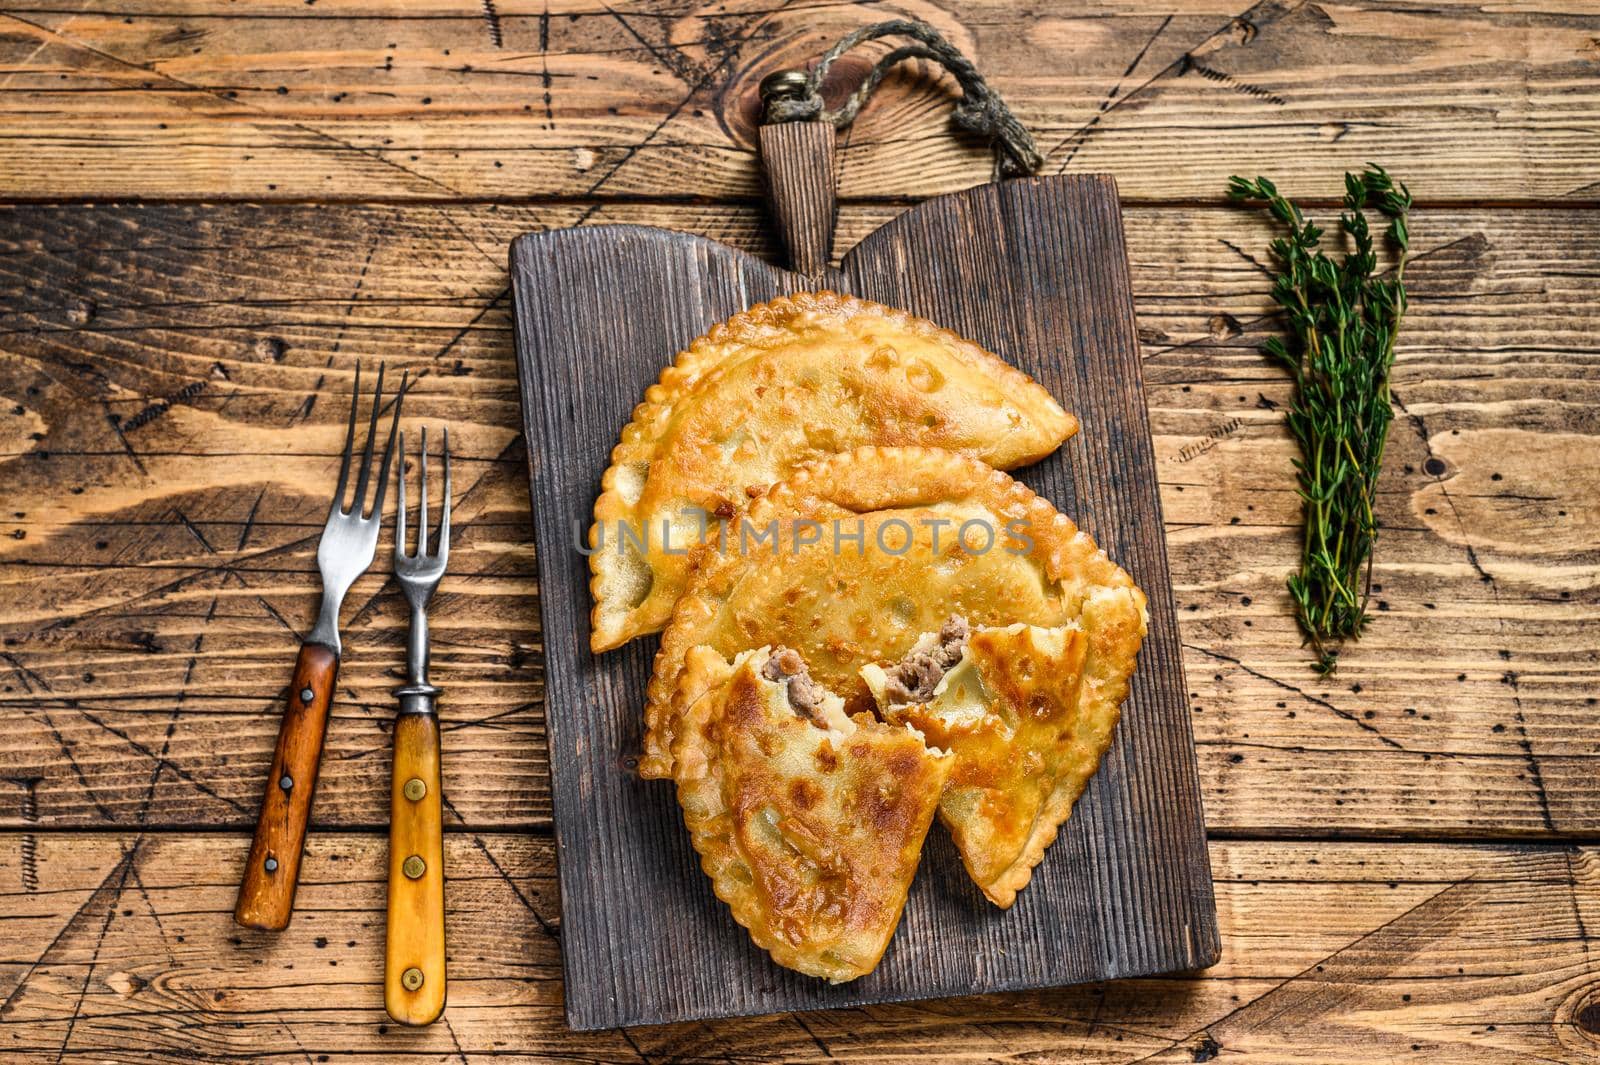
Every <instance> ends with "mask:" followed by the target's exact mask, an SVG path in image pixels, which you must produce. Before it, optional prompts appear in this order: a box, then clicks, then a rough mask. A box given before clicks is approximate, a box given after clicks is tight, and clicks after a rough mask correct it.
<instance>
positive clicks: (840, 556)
mask: <svg viewBox="0 0 1600 1065" xmlns="http://www.w3.org/2000/svg"><path fill="white" fill-rule="evenodd" d="M749 530H753V535H746V532H747V531H749ZM769 533H771V534H774V535H773V536H772V539H771V540H761V542H759V543H758V542H757V537H758V536H764V535H766V534H769ZM856 535H859V536H860V540H859V547H860V549H859V550H858V549H857V543H858V541H856V540H854V539H852V537H854V536H856ZM723 540H724V542H723V545H722V549H721V550H718V549H717V548H716V546H715V545H707V547H706V548H705V550H704V551H703V552H702V555H701V557H700V558H699V560H698V563H697V566H696V569H695V571H694V575H693V578H692V580H691V581H690V584H689V587H688V589H687V591H686V592H685V594H684V596H683V598H682V599H681V600H679V603H678V607H677V610H676V611H675V612H674V614H673V618H672V623H671V624H670V625H669V626H668V627H667V629H666V632H665V633H664V634H663V636H662V640H661V650H660V652H659V653H658V654H657V655H656V662H655V670H654V674H653V676H652V677H651V680H650V687H649V692H648V696H647V700H646V707H645V718H646V732H645V750H644V757H643V758H642V759H641V761H640V772H641V774H642V775H644V776H646V777H667V776H671V774H672V760H671V741H672V735H673V732H674V730H675V723H674V722H675V718H674V715H675V713H677V712H680V711H681V709H682V708H683V707H684V706H686V705H687V703H686V702H685V701H684V700H685V699H687V700H688V701H692V700H693V699H694V698H695V697H696V696H697V695H698V694H699V693H698V692H697V691H696V690H695V689H694V687H693V685H692V684H690V685H689V686H688V687H686V688H682V689H681V690H680V685H679V679H680V675H681V674H682V672H683V660H684V655H685V654H686V653H687V652H688V650H689V648H691V647H694V646H696V645H699V644H706V645H708V646H710V647H711V648H712V649H714V650H715V651H717V652H718V653H719V654H722V655H725V656H732V655H734V654H737V653H738V652H739V651H741V650H743V649H745V648H749V647H759V646H761V645H763V644H773V645H776V644H780V643H781V644H786V645H788V646H790V647H793V648H795V649H796V650H798V651H799V652H800V653H801V654H802V655H803V656H804V657H805V660H806V661H807V662H808V663H809V664H810V666H811V672H812V675H814V676H815V677H816V678H817V679H818V680H819V681H820V682H821V683H822V684H823V685H824V686H825V687H826V688H828V689H829V690H831V691H835V692H838V693H839V694H840V695H841V696H843V697H844V699H845V703H846V706H847V708H848V709H849V710H850V711H851V712H856V711H866V710H871V708H872V706H873V701H872V696H871V694H870V693H869V692H868V691H867V688H866V685H865V684H864V683H863V681H862V680H861V677H860V676H859V671H860V669H861V667H862V666H865V665H867V664H869V663H873V662H890V661H895V660H897V659H899V658H900V657H901V656H903V655H904V654H905V653H906V652H907V651H908V650H910V648H911V646H912V645H913V644H914V643H916V641H917V639H918V638H919V637H920V636H921V635H922V634H923V633H925V632H928V631H930V630H933V629H937V628H938V627H939V625H940V624H941V623H942V622H943V621H944V620H945V619H946V618H948V617H950V616H951V615H952V614H959V615H961V616H962V617H964V618H966V619H967V620H968V621H969V622H971V623H972V624H973V625H1010V624H1014V623H1018V622H1020V623H1023V624H1027V625H1038V626H1041V627H1044V628H1054V627H1056V626H1060V625H1064V624H1066V623H1068V622H1070V621H1071V620H1073V619H1074V618H1076V617H1077V616H1078V615H1079V613H1080V612H1081V611H1082V609H1083V603H1084V600H1085V599H1086V598H1087V596H1088V595H1089V593H1090V592H1091V591H1093V590H1095V589H1096V588H1126V589H1130V590H1131V593H1132V594H1133V595H1134V596H1135V597H1136V598H1137V600H1138V602H1139V603H1140V605H1141V607H1142V605H1143V602H1144V597H1143V596H1142V595H1141V594H1140V593H1139V592H1138V591H1137V589H1134V587H1133V581H1132V579H1131V578H1129V576H1128V575H1127V574H1126V573H1124V572H1123V571H1122V570H1121V569H1120V568H1118V567H1117V566H1116V564H1114V563H1113V562H1111V561H1110V560H1109V559H1107V558H1106V556H1105V553H1104V552H1102V551H1101V550H1100V549H1099V548H1098V547H1096V546H1095V543H1094V541H1093V540H1091V539H1090V538H1089V536H1088V535H1087V534H1085V533H1083V532H1080V531H1079V529H1078V527H1077V526H1075V525H1074V524H1073V523H1072V522H1071V521H1069V520H1068V519H1067V518H1065V517H1064V516H1062V515H1061V514H1059V513H1057V512H1056V509H1055V508H1054V507H1052V506H1051V505H1050V503H1049V502H1048V501H1047V500H1044V499H1041V498H1039V497H1038V496H1036V495H1034V494H1033V492H1032V491H1030V490H1029V489H1028V488H1027V487H1026V486H1025V485H1022V484H1020V483H1018V482H1017V481H1014V480H1012V479H1011V478H1010V477H1008V476H1007V475H1006V474H1004V473H1000V472H999V471H997V470H993V469H990V468H989V467H988V466H985V465H984V464H983V463H982V462H979V461H978V460H977V459H973V458H969V457H967V456H963V455H957V454H955V453H953V452H949V451H940V450H936V449H932V448H909V447H908V448H880V447H865V448H860V449H858V450H856V451H853V452H847V453H845V454H842V455H834V456H830V457H829V458H826V459H823V460H821V461H819V462H817V463H814V464H812V465H810V466H808V467H806V468H804V469H802V470H801V471H799V472H797V473H796V474H795V475H794V476H793V477H792V478H790V479H789V480H788V481H786V482H784V483H782V484H779V485H777V486H775V487H774V488H772V489H771V491H769V492H768V493H766V494H765V495H764V496H762V497H761V498H759V499H757V500H755V501H754V502H753V503H752V504H751V506H750V508H749V511H748V512H747V513H746V514H745V515H743V516H742V517H741V518H740V519H738V520H736V521H735V522H734V523H732V524H731V525H730V526H729V527H728V528H727V529H726V530H725V534H724V537H723Z"/></svg>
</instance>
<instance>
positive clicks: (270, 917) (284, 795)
mask: <svg viewBox="0 0 1600 1065" xmlns="http://www.w3.org/2000/svg"><path fill="white" fill-rule="evenodd" d="M338 676H339V656H338V655H337V654H336V653H335V652H334V650H333V649H332V648H331V647H324V646H323V645H322V644H319V643H307V644H302V645H301V647H300V657H299V658H298V659H296V661H295V667H294V682H293V683H292V684H291V685H290V686H289V706H288V708H287V709H286V710H285V711H284V714H283V723H282V724H281V725H280V726H279V727H278V748H277V752H276V753H275V754H274V755H273V756H272V773H271V775H270V776H269V777H268V779H267V790H266V794H265V796H264V797H263V798H262V800H261V816H260V818H259V819H257V821H256V835H255V841H254V842H253V843H251V845H250V858H249V860H248V861H247V862H246V864H245V870H244V880H243V882H242V883H241V884H240V885H239V901H238V904H237V905H236V906H235V907H234V910H233V919H234V920H235V921H237V922H239V923H240V924H241V925H243V926H244V927H246V928H263V929H267V930H269V931H278V930H281V929H284V928H287V927H288V926H289V917H290V915H291V914H292V913H293V912H294V892H295V886H296V884H297V883H298V882H299V879H300V852H301V849H302V848H303V847H304V846H305V841H306V822H307V821H308V820H310V817H311V793H312V791H313V790H314V789H315V787H316V784H317V766H318V764H319V763H320V762H321V761H322V737H323V734H324V733H325V732H326V731H327V727H328V707H329V704H330V703H332V701H333V685H334V681H335V680H337V679H338Z"/></svg>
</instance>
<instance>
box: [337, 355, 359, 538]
mask: <svg viewBox="0 0 1600 1065" xmlns="http://www.w3.org/2000/svg"><path fill="white" fill-rule="evenodd" d="M360 406H361V363H360V362H359V361H358V362H357V363H356V387H355V388H354V389H353V390H351V392H350V427H349V428H348V429H346V430H345V433H344V458H343V459H342V460H340V462H339V487H338V488H337V489H336V490H335V491H334V493H333V509H334V510H338V511H342V510H344V490H345V487H346V486H347V485H348V484H349V483H350V452H351V451H352V450H353V449H354V447H355V442H356V411H357V410H359V409H360Z"/></svg>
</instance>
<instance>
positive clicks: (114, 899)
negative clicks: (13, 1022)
mask: <svg viewBox="0 0 1600 1065" xmlns="http://www.w3.org/2000/svg"><path fill="white" fill-rule="evenodd" d="M143 845H144V837H143V836H140V837H139V838H138V839H135V840H134V841H133V846H132V847H130V848H129V849H128V852H127V854H125V855H123V858H122V861H121V862H120V863H119V864H120V865H121V867H122V877H121V879H119V880H118V881H117V886H116V889H115V891H114V892H113V894H112V896H111V898H109V899H107V900H106V916H105V920H103V921H101V922H100V932H99V934H98V935H96V936H95V938H94V952H93V953H92V954H90V956H89V971H88V972H86V973H84V974H83V984H82V986H80V987H79V988H78V998H77V1001H76V1002H74V1003H73V1005H72V1018H71V1019H70V1020H68V1021H67V1030H66V1033H65V1034H64V1035H62V1037H61V1049H60V1050H59V1051H57V1052H56V1061H57V1062H60V1061H61V1059H62V1058H63V1057H65V1056H66V1053H67V1047H68V1046H69V1045H71V1043H72V1033H73V1031H75V1030H76V1028H77V1026H78V1019H79V1018H80V1017H82V1016H83V1000H84V998H85V997H86V996H87V995H88V994H89V984H90V983H91V982H92V981H93V980H94V971H95V969H96V968H97V967H98V966H99V964H100V950H101V948H103V947H104V946H105V942H106V932H107V930H108V929H110V927H111V920H112V918H113V917H115V916H116V914H117V903H118V902H120V901H121V900H122V893H123V891H124V890H126V889H127V886H128V876H129V874H130V873H131V872H132V871H133V863H134V861H135V859H137V857H138V855H139V848H140V847H141V846H143ZM96 894H98V892H97V893H96Z"/></svg>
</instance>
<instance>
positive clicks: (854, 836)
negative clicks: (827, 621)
mask: <svg viewBox="0 0 1600 1065" xmlns="http://www.w3.org/2000/svg"><path fill="white" fill-rule="evenodd" d="M685 665H686V668H685V673H684V679H685V680H686V681H690V682H692V683H693V684H694V686H695V687H696V689H697V690H698V691H700V692H701V695H700V697H699V698H698V699H695V700H694V701H693V702H691V703H690V704H689V705H688V707H687V708H686V710H685V714H684V718H683V721H682V723H681V725H682V727H681V728H680V729H679V731H678V736H677V740H676V743H675V744H674V750H675V754H676V756H677V757H676V772H675V775H676V779H677V783H678V802H679V804H680V805H682V807H683V817H684V821H685V823H687V824H688V826H689V832H690V835H691V836H692V837H693V840H694V849H695V850H696V851H697V852H699V854H700V864H701V866H702V867H703V868H704V869H705V871H706V875H707V876H709V877H711V883H712V886H713V888H714V890H715V891H716V893H717V897H718V898H720V899H722V901H724V902H726V903H727V904H728V908H729V909H730V910H732V911H733V918H734V920H736V921H738V922H739V923H740V924H741V925H743V926H744V927H745V928H746V929H748V930H749V932H750V938H752V939H753V940H755V942H756V945H757V946H759V947H761V948H762V949H764V950H766V951H767V952H768V953H769V954H771V955H772V958H773V960H774V961H776V962H777V963H778V964H779V965H784V966H787V967H788V968H790V969H797V970H799V971H800V972H803V973H806V974H808V975H810V976H820V977H824V978H825V979H827V980H829V981H830V982H832V983H843V982H844V981H846V980H854V979H855V978H856V977H858V976H864V975H866V974H867V973H869V972H871V971H872V970H873V968H874V967H876V966H877V964H878V959H879V958H881V957H883V952H884V949H885V948H886V947H887V946H888V945H889V938H890V937H891V936H893V935H894V930H895V928H896V926H898V925H899V923H900V912H901V910H902V909H904V908H905V902H906V892H907V891H909V890H910V888H911V880H912V877H914V876H915V875H916V871H917V859H918V858H919V857H920V856H921V853H922V841H923V839H924V838H925V837H926V836H927V834H928V826H929V825H930V824H931V823H932V821H933V813H934V810H935V809H936V808H937V806H938V803H939V794H940V791H941V789H942V788H943V787H944V783H945V779H946V778H947V777H948V776H949V775H950V766H951V764H952V762H953V761H954V759H953V758H952V757H951V756H950V755H949V754H947V753H944V752H940V751H930V750H929V749H928V748H927V747H926V746H924V744H923V742H922V738H921V737H920V736H919V735H918V734H917V733H916V732H915V731H914V730H912V729H909V728H906V727H904V726H899V725H886V724H883V723H882V722H879V721H875V720H872V719H871V718H869V717H866V716H863V717H860V718H855V719H852V718H850V717H848V716H847V715H846V714H845V712H844V702H843V700H841V699H840V698H839V697H838V696H837V695H832V694H829V693H828V692H826V691H825V690H824V689H823V688H822V687H821V686H820V685H819V684H817V683H816V682H815V681H814V680H812V679H811V678H810V676H809V675H808V674H807V672H806V668H805V663H804V661H802V660H801V658H800V656H799V655H798V654H796V653H795V652H794V651H792V650H787V649H784V648H779V649H777V650H776V651H774V650H772V649H771V648H767V647H763V648H761V649H760V650H758V651H746V652H743V653H741V654H740V655H739V656H738V657H737V658H735V659H734V661H733V663H732V664H731V665H730V664H729V663H728V662H727V661H725V660H724V659H723V657H722V656H721V655H720V654H718V653H717V652H715V651H713V650H711V649H710V648H707V647H696V648H693V649H691V651H690V652H689V654H688V656H687V659H686V663H685Z"/></svg>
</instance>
